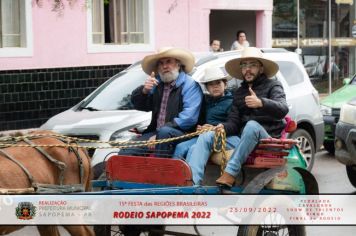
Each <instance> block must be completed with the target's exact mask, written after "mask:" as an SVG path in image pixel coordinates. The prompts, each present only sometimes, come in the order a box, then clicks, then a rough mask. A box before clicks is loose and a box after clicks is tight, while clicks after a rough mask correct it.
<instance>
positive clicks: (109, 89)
mask: <svg viewBox="0 0 356 236" xmlns="http://www.w3.org/2000/svg"><path fill="white" fill-rule="evenodd" d="M262 51H263V52H264V53H265V57H267V58H269V59H271V60H274V61H275V62H277V63H278V65H279V67H280V70H279V72H278V73H277V74H276V77H277V79H278V80H280V81H281V83H282V85H283V87H284V89H285V93H286V96H287V102H288V105H289V109H290V111H289V115H290V116H291V117H292V118H293V119H294V120H295V121H297V123H298V129H297V130H296V131H295V132H294V133H292V134H291V136H290V137H291V138H297V139H298V140H299V141H300V142H299V145H300V148H301V150H302V152H303V154H304V157H305V158H306V161H307V163H308V169H309V170H311V168H312V167H313V163H314V157H315V152H316V150H318V149H319V148H320V146H321V144H322V141H323V138H324V122H323V116H322V114H321V113H320V109H319V95H318V92H317V91H316V90H315V88H314V87H313V85H312V84H311V82H310V79H309V77H308V75H307V73H306V71H305V69H304V67H303V65H302V64H301V62H300V61H299V57H298V55H297V54H295V53H293V52H289V51H286V50H284V49H262ZM240 54H241V52H239V51H228V52H221V53H214V54H212V53H206V54H205V55H199V56H197V58H199V59H198V60H197V62H196V64H195V68H194V70H193V72H192V73H191V75H192V77H193V78H194V79H195V80H196V81H199V80H200V78H201V77H202V76H203V74H204V69H205V68H207V67H211V66H219V67H221V68H224V65H225V63H226V62H227V61H228V60H230V59H233V58H237V57H239V56H240ZM146 78H147V75H146V74H145V73H144V72H143V71H142V68H141V63H140V62H137V63H135V64H133V65H131V66H130V67H129V68H127V69H126V70H124V71H122V72H120V73H119V74H117V75H115V76H113V77H112V78H111V79H109V80H108V81H107V82H105V83H104V84H103V85H101V86H100V87H99V88H97V89H96V90H95V91H94V92H93V93H91V94H90V95H89V96H88V97H86V98H85V99H84V100H83V101H82V102H80V103H79V104H77V105H75V106H74V107H72V108H70V109H68V110H66V111H64V112H62V113H60V114H58V115H55V116H54V117H52V118H50V119H49V120H48V121H47V122H46V123H45V124H43V125H42V126H41V128H42V129H48V130H53V131H55V132H58V133H61V134H64V135H68V136H75V137H80V138H88V139H95V140H100V141H103V142H107V141H124V140H129V139H130V138H132V137H133V136H134V135H136V134H135V133H134V132H130V130H132V129H133V128H137V129H138V130H140V131H142V130H144V129H145V127H147V125H148V124H149V122H150V118H151V114H150V113H149V112H141V111H137V110H133V109H132V104H131V102H130V95H131V92H132V90H134V89H135V88H136V87H138V86H139V85H142V84H143V83H144V81H145V79H146ZM229 86H230V87H234V86H235V87H236V86H239V80H231V81H230V82H229ZM96 145H100V146H107V147H111V146H110V145H109V144H96ZM117 152H118V149H117V148H114V147H112V148H110V149H96V150H95V152H94V149H91V151H90V152H89V153H90V154H91V156H92V165H93V166H94V168H95V166H96V165H97V164H99V163H100V162H103V160H104V159H105V158H107V157H109V156H110V155H113V154H114V153H117Z"/></svg>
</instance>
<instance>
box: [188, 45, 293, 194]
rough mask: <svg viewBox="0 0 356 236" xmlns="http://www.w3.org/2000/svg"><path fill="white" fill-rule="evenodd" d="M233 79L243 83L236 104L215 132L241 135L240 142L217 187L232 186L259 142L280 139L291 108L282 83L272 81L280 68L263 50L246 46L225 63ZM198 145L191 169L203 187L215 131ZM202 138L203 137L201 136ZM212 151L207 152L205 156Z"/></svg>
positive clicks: (197, 181) (199, 141) (207, 134)
mask: <svg viewBox="0 0 356 236" xmlns="http://www.w3.org/2000/svg"><path fill="white" fill-rule="evenodd" d="M225 69H226V71H227V72H228V74H230V75H231V76H232V77H235V78H237V79H241V80H243V82H242V83H241V87H239V88H238V89H237V90H236V91H235V93H234V100H233V105H232V108H231V112H230V114H229V117H228V119H227V121H226V122H224V123H221V124H218V125H217V126H216V128H215V130H221V129H225V132H226V135H227V136H231V135H238V136H240V143H239V144H238V146H237V147H236V148H235V150H234V152H233V153H232V155H231V157H230V160H229V161H228V163H227V165H226V168H225V171H224V173H223V174H222V176H221V177H220V178H218V179H217V180H216V183H217V184H220V185H225V186H228V187H232V185H233V184H234V182H235V178H236V176H237V175H238V173H239V172H240V170H241V165H242V164H243V163H244V162H245V161H246V159H247V157H248V156H249V154H250V153H251V152H252V151H253V149H254V148H255V147H256V145H257V144H258V142H259V140H260V139H263V138H268V137H270V136H272V137H280V135H281V132H282V130H283V129H284V127H285V121H284V117H285V116H286V115H287V113H288V105H287V102H286V96H285V93H284V90H283V87H282V84H281V83H280V82H279V81H278V80H276V79H273V77H274V75H275V74H276V73H277V71H278V65H277V64H276V63H275V62H273V61H271V60H268V59H266V58H264V56H263V53H262V52H261V50H260V49H258V48H255V47H247V48H245V49H244V50H243V51H242V55H241V57H240V58H237V59H232V60H230V61H228V62H227V63H226V64H225ZM202 135H203V137H205V139H203V138H199V139H198V142H197V143H196V145H195V147H194V150H193V152H192V154H191V155H192V156H193V157H195V158H196V159H197V161H196V162H195V163H194V166H191V169H192V172H193V176H197V177H196V178H195V179H193V181H194V183H195V184H200V183H201V180H202V178H203V176H204V168H205V165H206V162H207V161H208V159H209V156H210V150H211V147H212V145H213V139H214V132H210V133H205V134H202ZM202 135H200V136H202ZM204 150H209V151H208V153H204V152H206V151H204Z"/></svg>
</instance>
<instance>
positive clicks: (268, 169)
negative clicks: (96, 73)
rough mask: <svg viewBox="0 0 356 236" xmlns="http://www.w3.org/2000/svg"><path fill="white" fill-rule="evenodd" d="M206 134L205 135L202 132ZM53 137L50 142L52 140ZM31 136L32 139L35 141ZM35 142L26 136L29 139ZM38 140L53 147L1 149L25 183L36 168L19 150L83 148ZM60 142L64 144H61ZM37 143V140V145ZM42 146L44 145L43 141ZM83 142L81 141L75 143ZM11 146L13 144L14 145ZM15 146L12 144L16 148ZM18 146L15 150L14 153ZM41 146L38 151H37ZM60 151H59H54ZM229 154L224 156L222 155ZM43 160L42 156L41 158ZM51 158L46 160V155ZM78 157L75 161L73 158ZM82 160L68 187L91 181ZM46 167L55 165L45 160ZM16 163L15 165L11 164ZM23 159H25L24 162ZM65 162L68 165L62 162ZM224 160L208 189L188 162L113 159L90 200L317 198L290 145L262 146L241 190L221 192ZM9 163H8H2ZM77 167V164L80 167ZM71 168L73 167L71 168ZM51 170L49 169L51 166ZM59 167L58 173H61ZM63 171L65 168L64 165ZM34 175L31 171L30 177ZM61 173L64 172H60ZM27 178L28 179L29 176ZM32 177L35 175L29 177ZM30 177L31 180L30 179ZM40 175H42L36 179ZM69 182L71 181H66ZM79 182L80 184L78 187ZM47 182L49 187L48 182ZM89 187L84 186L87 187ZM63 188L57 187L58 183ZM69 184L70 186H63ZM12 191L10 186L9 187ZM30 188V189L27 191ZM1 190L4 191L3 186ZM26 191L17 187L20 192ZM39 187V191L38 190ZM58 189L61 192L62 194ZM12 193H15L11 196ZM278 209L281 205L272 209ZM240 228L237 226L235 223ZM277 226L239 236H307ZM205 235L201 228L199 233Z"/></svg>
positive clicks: (108, 230)
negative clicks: (128, 197) (106, 197)
mask: <svg viewBox="0 0 356 236" xmlns="http://www.w3.org/2000/svg"><path fill="white" fill-rule="evenodd" d="M201 132H204V131H201ZM48 135H49V137H47V136H48ZM30 136H31V135H30ZM30 136H27V137H26V139H27V138H29V137H30ZM33 136H34V137H37V138H43V139H49V140H48V142H49V143H46V142H39V141H33V142H30V143H28V142H24V141H23V139H19V138H18V139H17V140H22V141H20V143H18V142H13V140H16V139H15V138H14V139H10V138H5V139H2V148H3V149H0V150H3V151H4V150H5V152H6V153H10V154H11V155H6V154H3V153H2V154H1V155H2V156H4V157H5V159H8V161H7V162H10V163H12V164H11V166H12V167H13V168H15V167H16V166H17V167H16V172H24V173H26V174H24V173H21V175H22V176H23V179H24V182H28V180H31V179H33V178H32V175H33V173H37V172H36V171H35V169H36V167H34V166H33V163H30V164H25V165H24V168H23V167H21V168H19V167H18V166H21V165H23V164H21V163H16V160H17V158H11V157H10V158H9V156H12V155H14V154H16V152H17V151H16V150H15V149H14V148H16V146H17V147H24V148H26V150H27V151H28V152H30V150H32V149H34V147H35V151H34V153H39V152H40V153H41V151H39V150H41V149H44V150H46V151H47V152H50V153H51V155H52V156H53V155H55V154H56V153H55V152H54V151H55V150H57V149H58V148H60V147H62V148H63V147H66V148H67V149H68V148H69V149H68V150H67V151H66V152H67V154H68V153H70V155H74V154H73V153H75V150H76V148H80V147H81V146H78V145H77V144H73V142H72V141H73V140H72V139H73V138H65V137H64V136H61V135H56V134H53V133H50V134H41V135H37V136H36V135H33ZM57 138H60V139H64V140H62V141H56V139H57ZM35 140H37V139H35ZM38 140H40V139H38ZM76 141H80V140H76ZM9 142H10V144H9ZM12 142H13V143H12ZM13 146H14V147H13ZM36 146H37V147H36ZM53 147H55V148H53ZM222 151H223V153H224V150H222ZM41 155H43V153H42V154H41ZM45 156H46V155H45ZM74 156H75V155H74ZM82 156H83V157H82V158H79V159H78V157H76V158H74V160H75V162H72V163H71V165H73V163H75V164H74V165H77V166H75V167H73V168H74V169H76V174H75V177H71V178H72V179H73V180H72V181H71V182H70V183H69V182H68V184H74V183H82V182H83V174H85V178H84V179H87V178H88V171H87V170H85V171H84V172H83V170H82V168H81V167H80V166H81V165H80V163H81V162H82V161H83V160H86V155H84V154H83V153H82ZM46 158H47V159H45V161H44V162H46V163H47V162H48V160H50V159H52V157H46ZM11 159H13V160H11ZM22 159H24V158H22ZM61 160H62V161H63V162H64V161H65V159H63V158H62V159H61ZM223 160H224V158H222V159H221V158H212V160H211V163H210V164H208V165H207V168H206V171H205V177H204V184H203V186H196V185H193V183H192V173H191V170H190V167H189V166H188V165H187V163H186V162H185V161H184V160H179V159H171V158H159V157H152V156H150V157H145V156H122V155H121V156H120V155H113V156H111V157H110V158H109V159H108V160H107V161H106V163H105V172H104V174H103V175H102V176H101V178H100V179H98V180H94V181H92V186H93V189H94V190H96V191H94V192H90V194H105V195H106V194H107V195H224V194H228V195H238V194H255V195H256V194H278V195H287V194H292V195H298V194H317V193H318V185H317V182H316V180H315V178H314V177H313V175H312V174H311V173H309V172H308V171H307V170H306V167H307V166H306V165H307V164H306V161H305V159H304V157H303V154H302V153H301V152H300V150H299V148H298V145H297V142H296V141H295V140H291V139H266V140H262V141H261V142H260V144H259V146H258V148H257V149H256V150H255V151H254V152H253V154H251V155H250V157H249V159H248V161H247V163H246V164H245V165H244V167H243V171H242V172H241V173H242V174H240V175H239V176H238V178H237V179H236V184H235V186H233V187H232V188H225V187H223V186H216V184H215V179H216V178H217V177H219V175H220V168H218V167H217V166H216V165H213V164H212V163H213V162H214V163H215V164H216V163H218V164H221V169H223V167H224V163H225V162H226V160H225V161H223ZM51 162H53V163H55V164H56V163H57V165H54V167H51V166H49V167H48V168H51V169H53V173H56V177H54V178H53V180H54V182H53V184H56V182H58V181H57V180H61V179H62V178H63V177H62V175H63V174H62V172H61V171H58V170H57V168H59V167H58V162H57V161H56V160H55V158H53V160H52V161H51ZM3 163H5V162H3ZM77 163H78V164H77ZM67 165H69V163H68V164H67ZM47 166H48V164H47ZM56 166H57V167H56ZM59 166H60V165H59ZM27 169H30V171H27ZM59 169H60V168H59ZM27 172H28V173H27ZM29 173H30V174H29ZM26 175H27V176H26ZM36 175H37V174H36ZM41 178H42V177H41V175H39V176H38V177H37V176H35V179H41ZM64 179H66V178H65V177H64ZM74 179H78V180H80V181H79V182H78V180H77V181H74ZM43 182H48V181H47V180H44V179H43ZM84 182H85V181H84ZM57 184H58V183H57ZM64 184H66V183H65V182H64ZM4 186H7V187H8V188H10V187H11V186H10V185H4ZM23 186H25V185H23ZM0 187H1V186H0ZM21 187H22V186H20V185H19V186H18V188H21ZM37 187H38V185H34V188H37ZM57 189H58V188H57ZM10 193H11V192H10ZM273 204H279V203H273ZM231 222H232V223H231V225H234V224H236V221H234V220H233V219H231ZM234 222H235V223H234ZM281 222H282V221H280V222H273V224H271V222H270V223H268V224H263V223H262V222H261V224H258V225H242V226H240V227H239V228H238V233H237V234H238V235H294V236H297V235H298V236H299V235H305V228H304V226H300V225H285V223H283V222H282V223H281ZM199 228H200V226H199V227H198V226H197V225H195V226H194V229H195V232H196V234H195V235H199V234H200V232H199ZM200 229H201V228H200ZM94 230H95V232H96V234H97V235H104V236H106V235H120V234H121V235H140V233H141V232H148V234H149V235H164V234H169V235H188V234H184V233H177V232H170V231H166V230H165V227H164V226H161V225H119V226H117V225H96V226H94Z"/></svg>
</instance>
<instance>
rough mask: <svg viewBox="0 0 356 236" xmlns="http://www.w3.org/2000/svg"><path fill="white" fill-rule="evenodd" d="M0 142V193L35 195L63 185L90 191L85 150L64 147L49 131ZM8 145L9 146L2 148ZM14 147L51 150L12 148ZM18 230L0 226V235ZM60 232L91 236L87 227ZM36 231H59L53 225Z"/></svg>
mask: <svg viewBox="0 0 356 236" xmlns="http://www.w3.org/2000/svg"><path fill="white" fill-rule="evenodd" d="M34 136H36V137H34ZM20 138H21V139H20ZM0 140H1V141H0V145H3V146H2V148H1V147H0V192H1V193H17V194H21V193H32V192H33V193H36V192H39V191H40V190H41V189H42V190H43V189H47V188H51V187H53V186H54V187H55V186H59V187H61V186H62V187H65V186H66V185H70V186H82V190H84V191H90V187H91V185H90V180H91V176H92V173H91V167H90V157H89V156H88V154H87V152H86V150H85V149H83V148H78V147H70V146H68V145H66V144H68V142H67V141H66V140H63V138H61V136H59V135H58V134H56V133H54V132H51V131H33V132H31V133H29V135H28V138H26V136H23V137H18V138H15V137H13V138H8V139H6V141H4V140H5V139H4V138H2V139H0ZM4 144H5V145H4ZM12 144H13V146H6V145H12ZM16 145H33V146H36V145H52V146H51V147H19V146H17V147H16ZM55 145H66V147H59V146H55ZM5 146H6V147H5ZM54 191H56V190H54ZM43 193H45V192H43ZM52 193H53V192H52ZM22 227H24V226H21V225H19V226H15V225H11V226H0V235H5V234H9V233H11V232H14V231H16V230H18V229H20V228H22ZM64 228H65V229H66V230H67V231H68V232H69V233H70V235H73V236H84V235H85V236H87V235H89V236H91V235H93V236H94V235H95V234H94V231H93V230H92V229H91V228H90V227H88V226H82V225H78V226H77V225H66V226H64ZM37 229H38V231H39V233H40V235H41V236H45V235H49V236H59V230H58V228H57V226H55V225H48V226H47V225H42V226H37Z"/></svg>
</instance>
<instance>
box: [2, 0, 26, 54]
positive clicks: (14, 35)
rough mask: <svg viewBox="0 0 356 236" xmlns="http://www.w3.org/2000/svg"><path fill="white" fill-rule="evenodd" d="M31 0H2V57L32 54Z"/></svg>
mask: <svg viewBox="0 0 356 236" xmlns="http://www.w3.org/2000/svg"><path fill="white" fill-rule="evenodd" d="M30 10H31V1H29V0H0V57H13V56H14V57H17V56H31V55H32V34H31V32H29V30H28V29H31V28H32V18H31V14H29V13H30Z"/></svg>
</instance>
